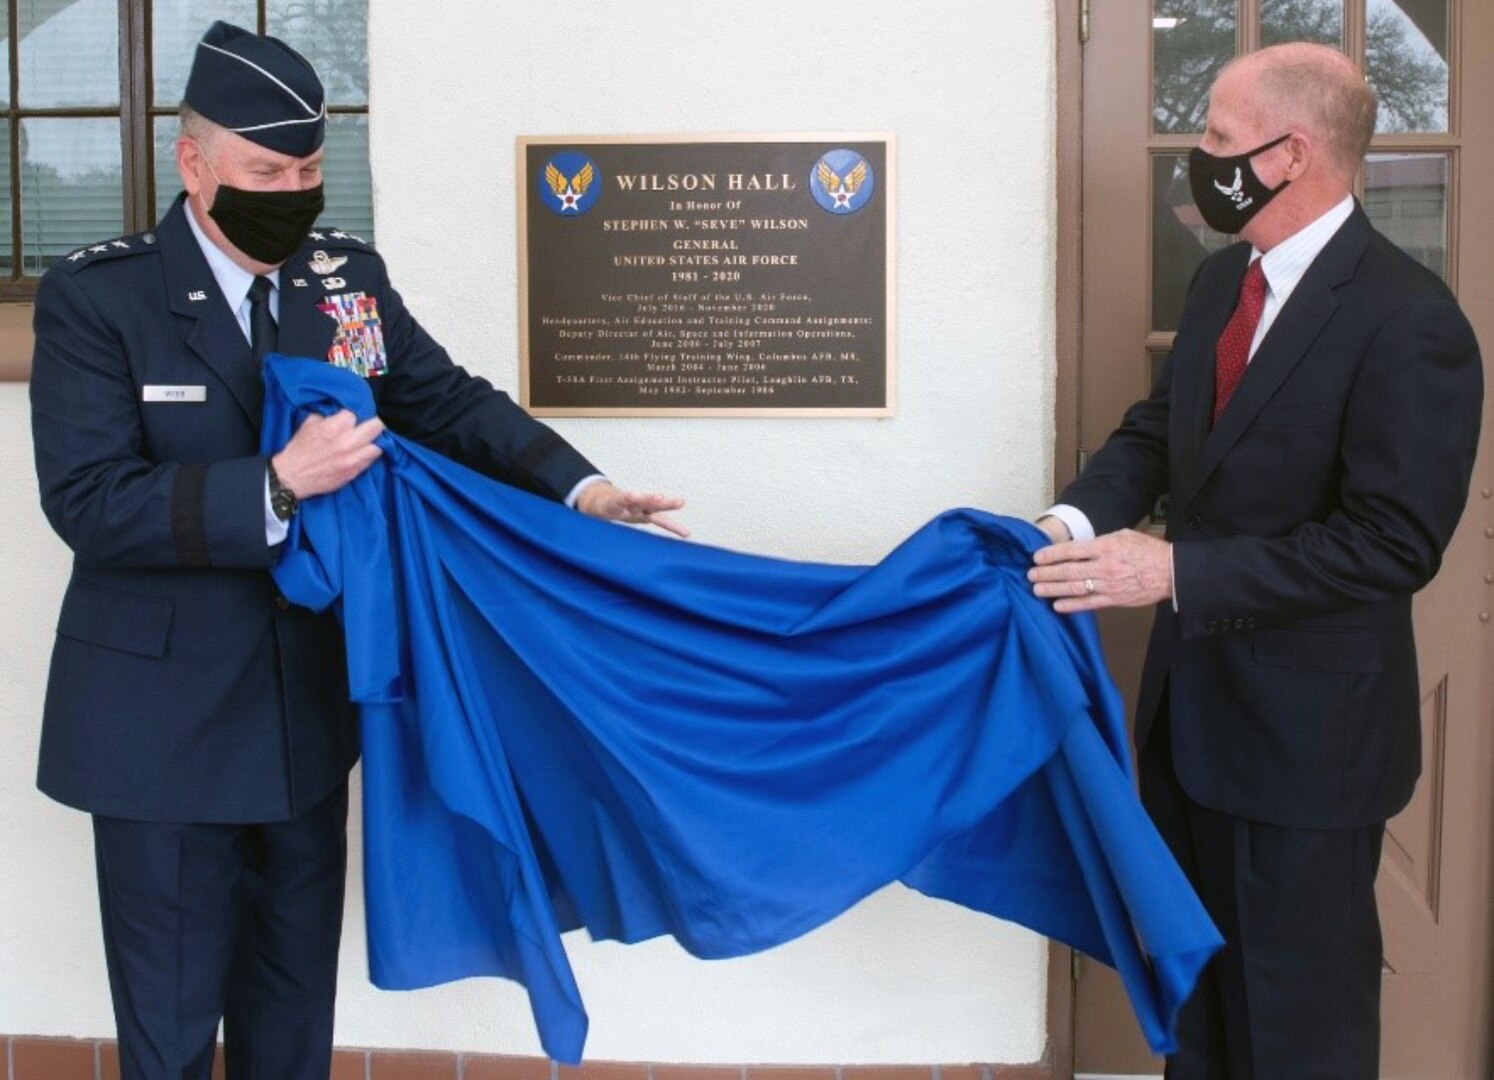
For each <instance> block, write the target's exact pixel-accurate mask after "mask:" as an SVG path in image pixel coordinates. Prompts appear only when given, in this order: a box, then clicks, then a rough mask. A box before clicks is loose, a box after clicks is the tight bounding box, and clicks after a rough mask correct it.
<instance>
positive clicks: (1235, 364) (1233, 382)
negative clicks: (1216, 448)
mask: <svg viewBox="0 0 1494 1080" xmlns="http://www.w3.org/2000/svg"><path fill="white" fill-rule="evenodd" d="M1265 310H1266V272H1265V271H1264V270H1262V269H1261V261H1260V259H1256V260H1255V261H1254V262H1252V263H1251V264H1250V269H1248V270H1246V271H1245V280H1244V281H1242V282H1240V300H1239V303H1238V304H1236V305H1235V313H1234V314H1233V315H1231V316H1230V319H1229V324H1228V325H1227V326H1225V328H1224V333H1223V334H1222V335H1220V338H1219V345H1218V347H1217V348H1216V349H1215V350H1214V355H1215V359H1216V361H1217V365H1218V366H1217V375H1218V377H1217V379H1216V380H1215V383H1214V385H1215V390H1214V423H1216V424H1217V423H1219V418H1220V417H1221V416H1223V415H1224V407H1225V406H1226V405H1228V404H1229V399H1230V398H1231V397H1232V396H1234V392H1235V388H1236V387H1238V386H1239V385H1240V380H1241V379H1242V378H1244V377H1245V367H1246V365H1247V364H1249V363H1250V345H1251V342H1253V341H1254V340H1255V331H1256V328H1257V327H1258V326H1260V324H1261V312H1263V311H1265Z"/></svg>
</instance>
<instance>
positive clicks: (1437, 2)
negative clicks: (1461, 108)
mask: <svg viewBox="0 0 1494 1080" xmlns="http://www.w3.org/2000/svg"><path fill="white" fill-rule="evenodd" d="M1447 7H1448V3H1447V0H1369V9H1368V16H1369V22H1368V25H1367V27H1366V29H1367V33H1368V41H1367V43H1366V54H1365V69H1366V71H1367V72H1368V74H1369V80H1370V82H1371V83H1373V84H1374V87H1375V92H1376V93H1377V94H1379V95H1380V117H1379V122H1378V123H1377V125H1376V128H1377V130H1379V131H1446V130H1447V95H1448V83H1447V44H1448V39H1447Z"/></svg>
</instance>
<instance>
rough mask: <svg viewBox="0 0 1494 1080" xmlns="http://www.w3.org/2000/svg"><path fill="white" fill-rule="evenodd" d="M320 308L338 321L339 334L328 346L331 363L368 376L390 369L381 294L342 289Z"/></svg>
mask: <svg viewBox="0 0 1494 1080" xmlns="http://www.w3.org/2000/svg"><path fill="white" fill-rule="evenodd" d="M317 309H318V310H319V311H321V312H322V313H324V314H325V315H326V316H327V317H328V318H329V319H332V320H333V321H334V322H336V323H337V336H336V337H335V338H333V339H332V347H331V348H329V349H328V350H327V361H328V362H329V363H331V364H332V365H333V366H334V367H340V368H346V369H347V370H348V371H351V372H352V373H353V374H354V375H359V376H362V377H363V378H365V379H371V378H374V377H375V376H378V375H382V374H384V372H386V371H388V370H389V356H388V354H387V353H386V352H385V351H384V327H383V325H382V323H381V322H380V320H379V302H378V299H377V298H375V297H372V296H369V295H367V294H366V293H361V292H351V293H341V294H339V295H336V296H329V297H327V298H326V299H325V300H323V301H322V302H321V303H320V304H318V305H317Z"/></svg>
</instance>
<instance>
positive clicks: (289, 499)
mask: <svg viewBox="0 0 1494 1080" xmlns="http://www.w3.org/2000/svg"><path fill="white" fill-rule="evenodd" d="M265 467H266V469H267V471H268V474H269V477H270V509H271V510H273V511H274V512H275V516H276V517H278V518H279V519H280V520H281V521H289V520H290V519H291V515H292V514H294V513H295V512H296V507H298V506H300V505H301V500H300V499H298V498H296V493H295V492H294V491H292V490H291V489H290V488H288V487H286V486H285V485H284V484H282V483H281V482H280V477H279V476H277V475H276V473H275V463H274V462H273V461H270V460H268V459H267V460H266V461H265Z"/></svg>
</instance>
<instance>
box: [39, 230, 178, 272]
mask: <svg viewBox="0 0 1494 1080" xmlns="http://www.w3.org/2000/svg"><path fill="white" fill-rule="evenodd" d="M156 250H158V249H157V247H156V234H155V233H154V232H138V233H133V234H132V235H130V236H118V237H115V238H114V239H113V240H100V241H99V242H98V243H97V244H89V245H87V246H86V247H80V248H79V249H78V250H77V251H73V252H70V253H69V254H67V255H64V256H63V257H62V258H61V259H60V260H59V261H58V262H57V264H56V267H55V269H58V270H66V271H69V272H76V271H78V270H81V269H83V268H84V267H85V266H93V265H94V264H95V263H101V262H107V261H109V260H111V259H118V258H122V257H124V256H126V255H144V254H146V253H147V252H152V251H156Z"/></svg>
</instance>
